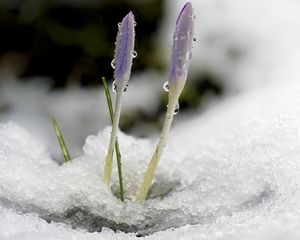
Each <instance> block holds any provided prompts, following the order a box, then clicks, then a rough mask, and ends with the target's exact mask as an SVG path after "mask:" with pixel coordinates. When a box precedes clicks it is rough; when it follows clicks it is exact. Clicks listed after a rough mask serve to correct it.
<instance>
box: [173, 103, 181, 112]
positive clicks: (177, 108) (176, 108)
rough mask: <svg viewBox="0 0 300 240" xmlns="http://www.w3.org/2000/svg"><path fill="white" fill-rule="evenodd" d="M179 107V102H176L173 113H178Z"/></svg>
mask: <svg viewBox="0 0 300 240" xmlns="http://www.w3.org/2000/svg"><path fill="white" fill-rule="evenodd" d="M179 109H180V107H179V104H178V103H177V104H176V107H175V110H174V115H176V114H177V113H179Z"/></svg>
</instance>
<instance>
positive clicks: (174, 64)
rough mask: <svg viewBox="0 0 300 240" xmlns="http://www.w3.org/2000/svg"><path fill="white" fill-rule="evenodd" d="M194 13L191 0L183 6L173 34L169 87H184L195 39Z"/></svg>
mask: <svg viewBox="0 0 300 240" xmlns="http://www.w3.org/2000/svg"><path fill="white" fill-rule="evenodd" d="M194 19H195V16H194V13H193V7H192V4H191V3H190V2H188V3H186V4H185V5H184V7H183V8H182V10H181V12H180V14H179V16H178V18H177V21H176V29H175V32H174V36H173V47H172V58H171V66H170V72H169V88H170V90H171V88H172V86H173V87H177V88H178V87H179V88H180V91H181V90H182V88H183V87H184V84H185V81H186V77H187V73H188V67H189V63H190V60H191V57H192V44H193V40H194Z"/></svg>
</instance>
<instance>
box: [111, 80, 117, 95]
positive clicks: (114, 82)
mask: <svg viewBox="0 0 300 240" xmlns="http://www.w3.org/2000/svg"><path fill="white" fill-rule="evenodd" d="M111 88H112V92H113V93H117V84H116V81H113V83H112V86H111Z"/></svg>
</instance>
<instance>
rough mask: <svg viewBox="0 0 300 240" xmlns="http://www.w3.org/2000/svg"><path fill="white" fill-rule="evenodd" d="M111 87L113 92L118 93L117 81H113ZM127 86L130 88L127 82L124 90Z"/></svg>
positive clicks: (125, 89)
mask: <svg viewBox="0 0 300 240" xmlns="http://www.w3.org/2000/svg"><path fill="white" fill-rule="evenodd" d="M111 88H112V92H113V93H117V83H116V81H113V83H112V87H111ZM127 88H128V84H126V86H125V88H124V92H126V91H127Z"/></svg>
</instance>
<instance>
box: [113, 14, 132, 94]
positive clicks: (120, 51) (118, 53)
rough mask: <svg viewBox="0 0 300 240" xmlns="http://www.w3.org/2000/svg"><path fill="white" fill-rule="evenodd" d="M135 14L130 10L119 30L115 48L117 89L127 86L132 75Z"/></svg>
mask: <svg viewBox="0 0 300 240" xmlns="http://www.w3.org/2000/svg"><path fill="white" fill-rule="evenodd" d="M135 24H136V23H135V21H134V15H133V13H132V12H129V13H128V14H127V15H126V16H125V17H124V18H123V20H122V22H121V23H119V31H118V35H117V41H116V49H115V59H114V63H115V73H114V77H115V80H116V84H117V89H121V88H123V87H125V85H126V83H127V81H128V80H129V77H130V72H131V66H132V59H133V58H134V36H135V32H134V26H135Z"/></svg>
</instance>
